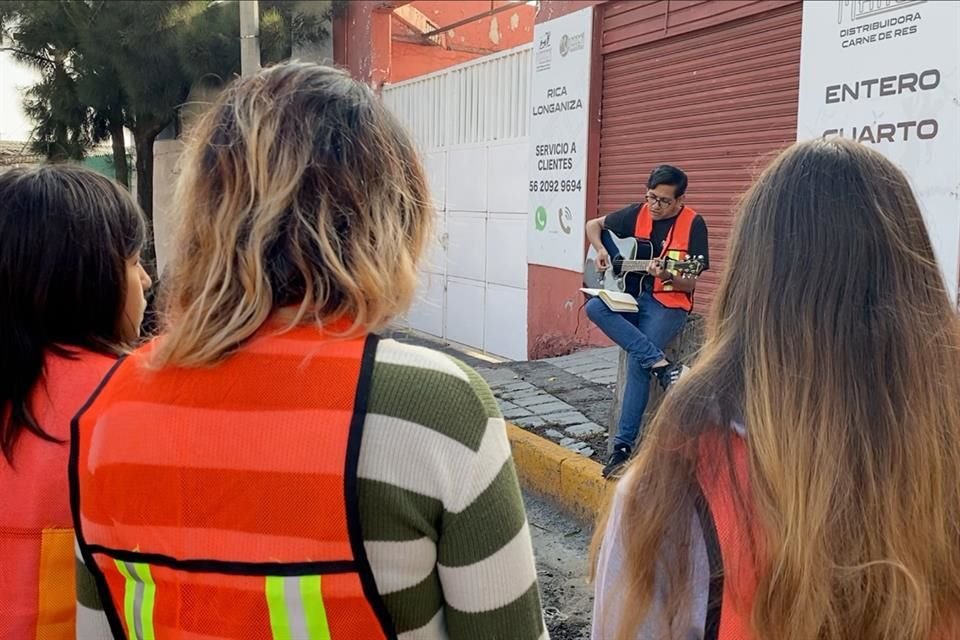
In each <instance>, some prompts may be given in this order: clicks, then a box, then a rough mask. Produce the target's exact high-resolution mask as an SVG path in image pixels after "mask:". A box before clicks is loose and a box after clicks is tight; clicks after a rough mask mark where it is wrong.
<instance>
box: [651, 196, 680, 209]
mask: <svg viewBox="0 0 960 640" xmlns="http://www.w3.org/2000/svg"><path fill="white" fill-rule="evenodd" d="M674 202H676V200H674V199H673V198H658V197H657V196H655V195H653V194H652V193H648V194H647V203H648V204H650V205H651V206H653V205H655V204H659V205H660V206H661V207H669V206H670V205H672V204H673V203H674Z"/></svg>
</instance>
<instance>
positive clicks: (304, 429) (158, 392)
mask: <svg viewBox="0 0 960 640" xmlns="http://www.w3.org/2000/svg"><path fill="white" fill-rule="evenodd" d="M375 351H376V338H375V337H373V336H367V337H360V338H356V339H346V340H344V339H334V338H331V337H328V336H325V335H323V334H322V333H321V332H320V331H319V330H318V329H316V328H315V327H299V328H296V329H294V330H292V331H289V332H285V333H282V334H280V335H274V334H268V333H265V332H264V333H261V334H260V335H258V336H257V337H255V338H253V339H252V340H251V341H249V342H248V343H247V344H245V345H244V346H243V347H242V348H241V349H240V350H239V351H238V352H237V353H235V354H234V355H232V356H230V357H229V358H228V359H227V360H226V361H224V362H223V363H221V364H219V365H217V366H215V367H212V368H206V369H182V368H173V367H170V368H166V369H163V370H160V371H155V370H154V371H151V370H148V369H147V368H146V367H145V366H144V365H143V358H144V356H145V352H141V353H137V354H134V355H133V356H131V357H129V358H127V359H125V360H123V361H121V362H120V363H118V365H117V366H116V367H115V368H114V369H113V371H112V372H111V374H110V375H109V376H108V377H107V379H106V380H105V381H104V384H103V385H102V386H101V388H100V389H99V390H98V392H97V393H96V394H95V395H94V397H93V398H92V399H91V401H90V402H89V404H88V405H87V406H86V407H85V408H84V410H83V411H82V412H81V413H80V414H79V415H78V416H77V418H76V419H75V420H74V424H73V429H74V434H73V436H74V440H73V451H72V456H71V489H72V495H71V498H72V502H73V509H74V519H75V525H76V529H77V538H78V541H79V544H80V548H81V553H82V554H83V556H84V560H85V562H86V563H87V565H88V566H89V567H90V568H91V571H92V572H93V574H94V576H95V578H96V580H97V583H98V587H99V590H100V592H101V595H102V596H104V601H105V602H104V604H105V608H106V610H107V614H108V617H109V618H110V624H111V627H112V629H113V633H114V635H115V636H116V637H118V638H132V639H136V640H154V639H157V640H160V639H162V638H178V639H183V640H190V639H196V640H200V639H204V640H212V639H216V638H251V639H260V638H263V639H274V640H293V639H296V638H303V639H305V640H328V639H332V640H347V639H352V638H356V639H371V640H375V639H381V638H393V637H395V634H394V632H393V631H392V628H391V624H390V622H389V617H388V615H387V613H386V611H385V609H384V608H383V603H382V601H381V600H380V597H379V595H378V593H377V589H376V585H375V582H374V579H373V574H372V572H371V570H370V565H369V563H368V561H367V558H366V554H365V551H364V547H363V541H362V538H361V531H360V516H359V510H358V498H357V462H358V457H359V450H360V439H361V430H362V428H363V422H364V417H365V412H366V404H367V397H368V392H369V383H370V376H371V373H372V368H373V359H374V355H375Z"/></svg>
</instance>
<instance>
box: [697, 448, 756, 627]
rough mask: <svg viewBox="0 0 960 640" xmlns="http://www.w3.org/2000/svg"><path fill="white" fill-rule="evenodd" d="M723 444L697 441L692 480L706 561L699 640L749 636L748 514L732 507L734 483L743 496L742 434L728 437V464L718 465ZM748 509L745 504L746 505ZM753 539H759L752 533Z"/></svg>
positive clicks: (752, 576) (752, 578) (752, 573)
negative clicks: (695, 486)
mask: <svg viewBox="0 0 960 640" xmlns="http://www.w3.org/2000/svg"><path fill="white" fill-rule="evenodd" d="M725 446H726V445H725V443H724V442H723V441H722V440H721V439H720V437H719V436H714V435H706V436H704V438H703V440H702V441H701V445H700V454H699V458H698V460H699V461H698V464H697V480H698V481H699V483H700V490H701V494H700V496H699V498H698V500H697V515H698V516H699V519H700V526H701V529H702V530H703V538H704V542H705V543H706V547H707V557H708V559H709V562H710V593H709V597H708V600H707V602H708V610H707V623H706V629H705V633H704V640H753V633H752V632H751V631H750V616H751V614H752V611H753V599H754V593H755V592H756V589H757V583H756V580H757V578H756V570H755V563H754V559H753V557H752V554H751V553H750V550H749V549H748V548H747V544H746V541H747V540H749V539H750V537H749V531H748V527H749V523H748V522H747V521H748V520H749V518H744V517H743V510H742V509H738V508H737V506H738V505H737V503H736V499H735V495H736V494H735V492H734V487H735V486H736V488H737V491H739V494H740V495H742V496H745V497H746V496H748V495H749V493H748V492H749V483H748V475H747V469H748V466H747V462H748V461H747V445H746V442H745V441H744V440H743V438H742V437H739V436H736V437H733V438H731V444H730V447H731V453H732V456H733V468H732V469H730V468H729V467H727V466H725V465H724V464H718V462H717V461H724V460H726V456H724V455H720V454H721V452H723V451H724V447H725ZM746 507H747V508H748V509H749V505H746ZM753 539H754V540H759V537H758V536H757V535H754V537H753Z"/></svg>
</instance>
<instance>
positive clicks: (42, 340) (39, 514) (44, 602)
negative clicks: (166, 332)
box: [0, 167, 150, 640]
mask: <svg viewBox="0 0 960 640" xmlns="http://www.w3.org/2000/svg"><path fill="white" fill-rule="evenodd" d="M144 237H145V230H144V222H143V217H142V214H141V212H140V210H139V208H138V207H137V205H136V203H134V201H133V200H132V199H131V198H130V196H129V195H128V194H127V193H126V192H125V191H123V190H122V189H121V188H120V187H118V186H117V185H116V184H114V183H113V182H111V181H110V180H108V179H107V178H105V177H103V176H101V175H99V174H97V173H94V172H92V171H88V170H86V169H81V168H75V167H41V168H36V169H12V170H9V171H6V172H4V173H0V452H2V457H0V493H2V494H3V508H0V594H2V596H0V597H2V598H3V604H2V605H0V638H2V639H3V640H7V639H9V640H20V639H22V638H45V639H53V640H59V639H60V638H72V637H73V628H74V610H75V602H74V582H73V579H72V576H73V573H74V560H73V530H72V525H71V517H70V506H69V499H68V483H67V458H68V452H69V447H68V445H67V443H68V440H69V431H70V419H71V418H72V417H73V415H74V414H75V413H76V412H77V411H78V410H79V409H80V406H81V405H82V404H83V403H84V402H85V401H86V400H87V398H88V397H89V396H90V394H91V393H92V392H93V390H94V388H95V387H96V385H97V384H98V383H99V382H100V380H101V379H102V378H103V376H104V374H105V373H106V372H107V370H108V369H109V368H110V367H111V366H112V365H113V363H114V361H115V359H116V358H117V356H119V355H120V354H121V353H122V352H123V351H124V350H125V348H126V347H127V346H132V345H133V343H134V342H135V341H136V340H137V337H138V330H139V326H140V319H141V317H142V315H143V309H144V305H145V301H144V291H145V290H146V289H147V288H149V286H150V278H149V277H148V276H147V274H146V272H144V270H143V267H141V266H140V262H139V255H140V248H141V246H142V245H143V242H144Z"/></svg>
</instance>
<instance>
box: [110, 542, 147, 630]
mask: <svg viewBox="0 0 960 640" xmlns="http://www.w3.org/2000/svg"><path fill="white" fill-rule="evenodd" d="M115 562H116V565H117V570H118V571H119V572H120V575H122V576H123V578H124V580H126V584H125V585H124V593H123V619H124V620H125V621H126V623H127V635H129V636H130V637H131V638H133V639H134V640H154V638H155V635H154V631H153V606H154V602H155V599H156V595H157V586H156V585H155V584H154V582H153V577H152V576H151V575H150V566H149V565H146V564H144V563H142V562H121V561H120V560H116V561H115Z"/></svg>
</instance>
